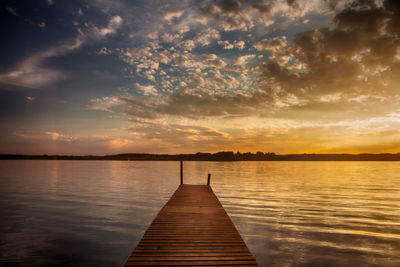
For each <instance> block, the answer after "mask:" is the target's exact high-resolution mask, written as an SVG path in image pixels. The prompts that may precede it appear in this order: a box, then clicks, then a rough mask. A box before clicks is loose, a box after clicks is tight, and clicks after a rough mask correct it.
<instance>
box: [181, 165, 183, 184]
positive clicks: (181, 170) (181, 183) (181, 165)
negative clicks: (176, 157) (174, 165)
mask: <svg viewBox="0 0 400 267" xmlns="http://www.w3.org/2000/svg"><path fill="white" fill-rule="evenodd" d="M181 184H183V160H181Z"/></svg>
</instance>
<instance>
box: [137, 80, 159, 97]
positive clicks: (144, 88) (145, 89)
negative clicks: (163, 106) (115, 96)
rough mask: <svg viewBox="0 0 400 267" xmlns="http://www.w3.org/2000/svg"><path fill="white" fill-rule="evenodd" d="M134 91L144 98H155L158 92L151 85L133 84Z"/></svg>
mask: <svg viewBox="0 0 400 267" xmlns="http://www.w3.org/2000/svg"><path fill="white" fill-rule="evenodd" d="M135 88H136V90H139V91H140V92H141V93H142V94H143V95H145V96H150V95H152V96H156V95H158V90H157V89H156V88H154V86H153V85H141V84H140V83H136V84H135Z"/></svg>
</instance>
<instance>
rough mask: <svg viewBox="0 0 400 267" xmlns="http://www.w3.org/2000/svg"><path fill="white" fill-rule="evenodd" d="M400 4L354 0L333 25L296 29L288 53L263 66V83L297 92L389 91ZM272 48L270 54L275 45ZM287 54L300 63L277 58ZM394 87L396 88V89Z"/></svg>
mask: <svg viewBox="0 0 400 267" xmlns="http://www.w3.org/2000/svg"><path fill="white" fill-rule="evenodd" d="M398 7H399V5H398V4H397V2H396V1H385V2H384V5H383V6H382V7H379V6H377V5H376V4H375V3H374V2H373V1H356V2H353V3H351V4H350V5H348V6H347V7H346V8H345V9H344V10H342V11H341V12H339V13H338V14H337V15H336V16H335V17H334V19H333V22H334V27H333V28H321V29H316V30H312V31H307V32H304V33H301V34H297V35H296V36H295V38H294V40H293V44H292V46H291V47H290V49H287V50H286V54H283V55H282V54H280V55H277V56H276V58H277V60H275V61H273V62H267V63H265V64H264V65H263V66H262V70H263V73H264V75H263V77H264V81H265V83H266V84H267V85H268V87H267V89H268V90H269V89H270V88H277V87H279V88H280V89H281V94H285V93H290V94H295V95H297V96H299V97H307V96H309V97H319V96H321V95H324V94H331V93H337V92H344V93H358V94H370V93H374V94H378V95H381V94H382V95H383V96H385V94H386V96H387V94H388V93H389V92H392V90H393V87H394V86H395V84H394V83H393V77H394V76H396V75H397V74H398V71H399V67H398V66H399V59H398V57H399V55H398V49H399V44H400V42H399V30H398V28H395V27H393V25H397V24H398V21H399V16H400V12H399V8H398ZM267 50H269V51H271V53H272V55H273V56H274V53H275V52H276V51H275V50H272V49H270V48H269V49H267ZM281 57H290V58H291V59H292V61H296V62H297V63H298V65H299V66H300V67H299V68H297V69H293V65H291V64H278V63H279V62H278V61H279V58H281ZM397 93H398V92H397Z"/></svg>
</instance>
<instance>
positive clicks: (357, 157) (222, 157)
mask: <svg viewBox="0 0 400 267" xmlns="http://www.w3.org/2000/svg"><path fill="white" fill-rule="evenodd" d="M1 159H2V160H5V159H26V160H166V161H176V160H187V161H400V153H397V154H392V153H381V154H370V153H364V154H306V153H304V154H284V155H283V154H275V153H273V152H267V153H264V152H257V153H251V152H246V153H240V152H236V153H234V152H232V151H222V152H217V153H201V152H198V153H196V154H173V155H170V154H146V153H124V154H116V155H104V156H96V155H86V156H74V155H46V154H45V155H18V154H2V155H0V160H1Z"/></svg>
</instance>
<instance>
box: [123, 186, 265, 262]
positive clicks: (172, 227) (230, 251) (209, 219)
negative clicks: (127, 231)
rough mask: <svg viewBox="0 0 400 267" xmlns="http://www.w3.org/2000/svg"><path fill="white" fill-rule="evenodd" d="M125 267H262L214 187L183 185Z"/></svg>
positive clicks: (152, 225) (157, 218)
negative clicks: (216, 194) (215, 192)
mask: <svg viewBox="0 0 400 267" xmlns="http://www.w3.org/2000/svg"><path fill="white" fill-rule="evenodd" d="M125 266H258V264H257V262H256V260H255V258H254V257H253V255H252V254H251V253H250V252H249V250H248V248H247V246H246V244H245V243H244V241H243V239H242V238H241V237H240V235H239V233H238V231H237V230H236V227H235V226H234V225H233V223H232V221H231V219H230V218H229V216H228V215H227V213H226V212H225V210H224V208H223V207H222V205H221V203H220V202H219V200H218V198H217V197H216V196H215V194H214V193H213V191H212V189H211V187H210V186H206V185H180V186H179V188H178V189H177V190H176V192H175V193H174V194H173V196H172V197H171V198H170V200H169V201H168V202H167V204H165V206H164V207H163V208H162V209H161V210H160V212H159V213H158V215H157V217H156V218H155V219H154V221H153V222H152V224H151V225H150V226H149V228H148V229H147V231H146V232H145V234H144V235H143V238H142V240H141V241H140V242H139V244H138V245H137V247H136V248H135V250H134V251H133V252H132V254H131V255H130V256H129V258H128V260H127V261H126V264H125Z"/></svg>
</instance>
